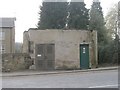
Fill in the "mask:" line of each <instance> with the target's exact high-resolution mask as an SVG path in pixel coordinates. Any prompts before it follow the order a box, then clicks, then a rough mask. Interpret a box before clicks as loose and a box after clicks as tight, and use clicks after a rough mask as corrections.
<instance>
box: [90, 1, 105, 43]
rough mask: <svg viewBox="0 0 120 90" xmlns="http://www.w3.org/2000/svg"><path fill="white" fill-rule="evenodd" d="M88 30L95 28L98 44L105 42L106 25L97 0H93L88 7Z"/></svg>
mask: <svg viewBox="0 0 120 90" xmlns="http://www.w3.org/2000/svg"><path fill="white" fill-rule="evenodd" d="M89 28H90V30H97V32H98V44H100V43H101V44H103V43H106V42H107V40H106V39H107V37H106V36H107V33H106V27H105V22H104V17H103V12H102V7H101V5H100V2H99V0H97V2H96V1H95V0H93V4H92V6H91V9H90V23H89Z"/></svg>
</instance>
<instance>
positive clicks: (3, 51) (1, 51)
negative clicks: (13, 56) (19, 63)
mask: <svg viewBox="0 0 120 90" xmlns="http://www.w3.org/2000/svg"><path fill="white" fill-rule="evenodd" d="M0 53H5V45H1V44H0Z"/></svg>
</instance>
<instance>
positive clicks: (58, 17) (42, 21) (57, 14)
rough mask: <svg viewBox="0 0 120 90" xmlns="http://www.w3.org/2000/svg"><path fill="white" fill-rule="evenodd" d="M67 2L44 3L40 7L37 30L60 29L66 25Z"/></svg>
mask: <svg viewBox="0 0 120 90" xmlns="http://www.w3.org/2000/svg"><path fill="white" fill-rule="evenodd" d="M67 5H68V3H67V1H66V0H62V2H46V1H43V3H42V6H41V7H40V13H39V14H40V18H39V22H38V29H62V28H64V27H65V25H66V18H67V15H68V12H67Z"/></svg>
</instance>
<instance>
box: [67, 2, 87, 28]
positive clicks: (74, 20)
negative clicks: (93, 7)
mask: <svg viewBox="0 0 120 90" xmlns="http://www.w3.org/2000/svg"><path fill="white" fill-rule="evenodd" d="M68 11H69V18H68V28H69V29H87V28H88V24H89V21H88V19H89V15H88V11H89V10H88V9H86V8H85V3H84V1H83V2H81V0H80V2H74V1H71V3H70V5H69V9H68Z"/></svg>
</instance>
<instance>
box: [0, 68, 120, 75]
mask: <svg viewBox="0 0 120 90" xmlns="http://www.w3.org/2000/svg"><path fill="white" fill-rule="evenodd" d="M117 69H118V66H114V67H102V68H94V69H87V70H64V71H63V70H55V71H38V70H25V71H17V72H3V73H2V74H0V77H16V76H32V75H48V74H64V73H77V72H91V71H103V70H117Z"/></svg>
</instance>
